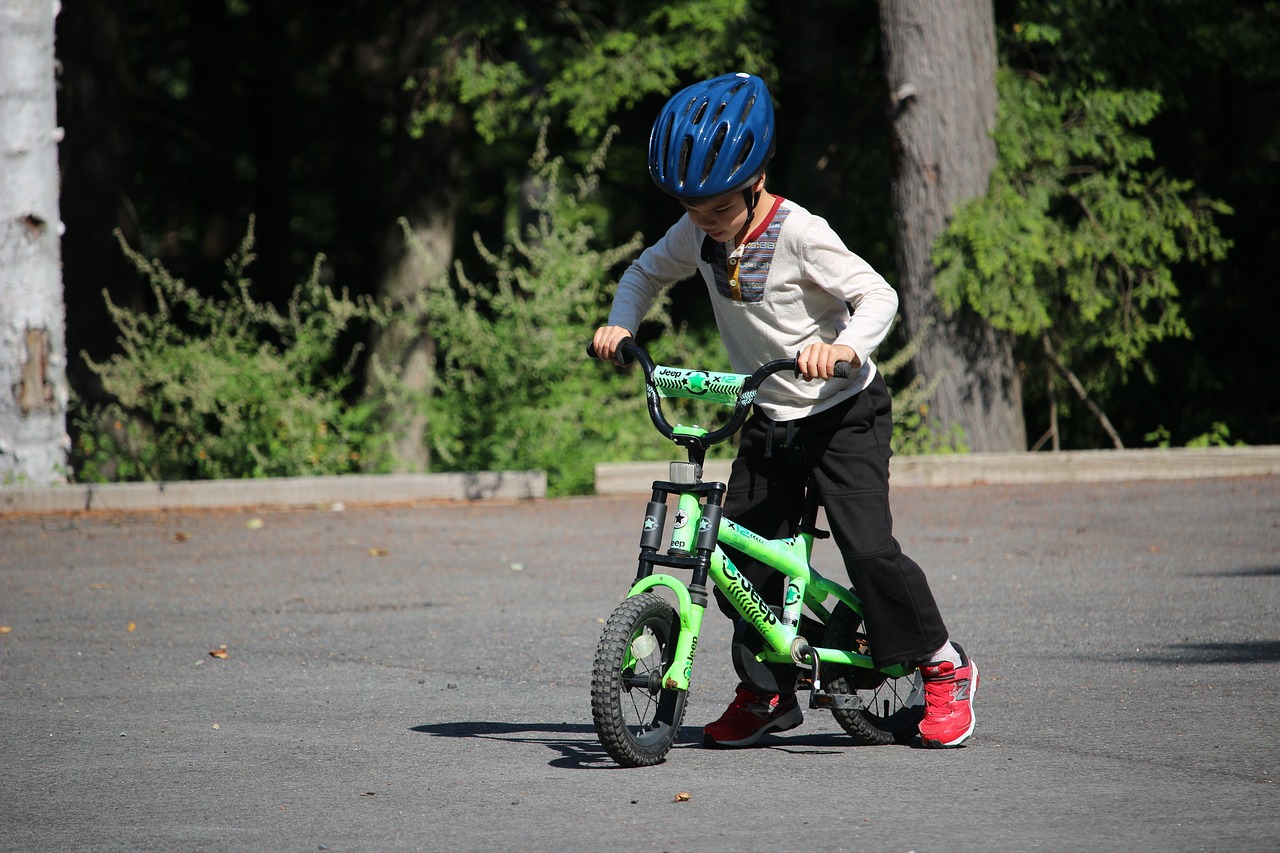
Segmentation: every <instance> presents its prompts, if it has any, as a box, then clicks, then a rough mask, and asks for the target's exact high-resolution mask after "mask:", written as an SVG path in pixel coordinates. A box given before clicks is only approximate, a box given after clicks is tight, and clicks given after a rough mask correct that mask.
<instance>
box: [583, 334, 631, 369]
mask: <svg viewBox="0 0 1280 853" xmlns="http://www.w3.org/2000/svg"><path fill="white" fill-rule="evenodd" d="M632 341H633V339H632V338H623V340H622V342H621V343H620V344H618V350H617V352H615V353H614V354H613V358H614V363H615V364H621V365H624V366H625V365H628V364H630V363H631V362H632V360H633V359H632V356H631V353H629V352H627V351H626V346H627V344H628V343H631V342H632ZM587 355H588V356H589V357H591V358H599V357H600V354H599V353H598V352H596V344H595V341H592V342H591V343H589V344H587Z"/></svg>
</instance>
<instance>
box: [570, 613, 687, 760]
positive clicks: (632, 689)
mask: <svg viewBox="0 0 1280 853" xmlns="http://www.w3.org/2000/svg"><path fill="white" fill-rule="evenodd" d="M679 634H680V619H679V617H678V616H677V614H676V611H675V608H673V607H672V606H671V605H670V604H669V603H668V602H667V601H666V600H665V599H663V598H662V597H661V596H659V595H657V594H655V593H652V592H646V593H643V594H641V595H638V596H635V597H634V598H628V599H627V600H626V601H624V602H622V604H620V605H618V607H617V608H616V609H615V610H614V611H613V613H612V615H610V616H609V620H608V622H606V623H605V626H604V632H603V633H602V634H601V636H600V641H599V643H597V645H596V654H595V662H594V664H593V666H592V672H591V716H592V720H593V721H594V723H595V727H596V734H597V735H599V737H600V743H601V745H602V746H603V747H604V750H605V752H607V753H608V754H609V757H610V758H612V759H613V760H614V761H616V762H617V763H618V764H620V765H622V766H623V767H648V766H651V765H654V764H657V763H659V762H661V761H662V760H663V759H664V758H665V757H666V755H667V752H668V751H669V750H670V749H671V745H672V744H673V743H675V739H676V736H677V735H678V734H679V733H680V723H681V722H682V720H683V719H684V706H685V699H686V698H687V697H688V693H687V691H684V690H668V689H667V688H666V687H664V686H662V675H663V673H665V672H666V671H667V669H668V668H669V667H670V666H671V661H672V659H673V657H674V655H675V647H676V640H677V639H678V638H679ZM642 637H647V638H650V639H651V640H652V648H646V646H649V645H650V642H649V640H648V639H644V640H639V645H637V640H638V638H642Z"/></svg>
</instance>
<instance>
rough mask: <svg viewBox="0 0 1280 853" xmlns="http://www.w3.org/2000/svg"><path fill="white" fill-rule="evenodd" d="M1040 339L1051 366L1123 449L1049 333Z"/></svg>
mask: <svg viewBox="0 0 1280 853" xmlns="http://www.w3.org/2000/svg"><path fill="white" fill-rule="evenodd" d="M1042 339H1043V341H1044V352H1045V355H1047V356H1048V357H1049V361H1050V362H1052V363H1053V366H1054V367H1056V368H1057V369H1058V372H1059V373H1061V374H1062V378H1064V379H1066V380H1067V384H1068V385H1070V386H1071V387H1072V388H1073V389H1074V390H1075V392H1076V396H1078V397H1079V398H1080V400H1081V402H1083V403H1084V404H1085V407H1086V408H1088V409H1089V411H1090V412H1092V413H1093V416H1094V417H1095V418H1097V419H1098V423H1100V424H1102V428H1103V429H1104V430H1106V431H1107V435H1109V436H1111V442H1112V444H1114V445H1115V446H1116V449H1117V450H1123V449H1124V442H1122V441H1121V440H1120V433H1118V432H1116V429H1115V427H1113V426H1112V425H1111V421H1110V420H1108V418H1107V416H1106V414H1105V413H1104V412H1103V411H1102V409H1100V408H1098V405H1097V404H1096V403H1094V402H1093V400H1091V399H1090V398H1089V393H1088V392H1087V391H1085V389H1084V384H1083V383H1082V382H1081V381H1080V379H1079V378H1078V377H1077V376H1076V375H1075V374H1074V373H1072V372H1071V368H1069V367H1067V365H1066V363H1065V362H1063V360H1062V358H1061V357H1060V356H1059V355H1058V353H1057V351H1056V350H1054V348H1053V343H1052V342H1051V341H1050V340H1049V335H1048V334H1045V335H1043V336H1042Z"/></svg>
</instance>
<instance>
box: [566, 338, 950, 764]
mask: <svg viewBox="0 0 1280 853" xmlns="http://www.w3.org/2000/svg"><path fill="white" fill-rule="evenodd" d="M588 352H589V353H590V354H591V355H592V356H594V355H595V353H594V351H593V350H591V349H590V348H589V349H588ZM618 355H619V358H620V359H622V360H624V361H625V362H627V363H629V362H630V361H632V360H634V361H636V362H638V363H639V364H640V366H641V368H642V369H643V372H644V380H645V389H646V394H647V399H648V409H649V416H650V418H651V419H652V421H653V424H654V426H655V427H656V428H657V429H658V432H660V433H661V434H662V435H663V436H664V437H665V438H667V439H669V440H671V441H673V442H675V444H676V445H678V446H681V447H684V448H685V449H686V450H687V455H688V458H687V460H686V461H676V462H672V463H671V466H670V474H669V479H668V480H659V481H655V482H654V484H653V494H652V497H651V498H650V500H649V503H648V506H647V507H646V509H645V517H644V523H643V526H642V530H641V534H640V560H639V568H638V570H637V573H636V579H635V582H634V583H633V584H632V586H631V590H630V592H629V593H628V595H627V598H626V599H625V600H624V601H623V602H622V604H620V605H619V606H618V607H617V608H616V609H615V610H614V611H613V613H612V615H610V617H609V619H608V621H607V622H606V623H605V627H604V632H603V634H602V635H601V637H600V641H599V643H598V644H597V645H596V652H595V660H594V664H593V668H592V675H591V715H592V719H593V721H594V723H595V728H596V733H597V734H598V735H599V737H600V742H601V744H602V745H603V746H604V749H605V751H606V752H607V753H608V754H609V756H610V757H611V758H612V759H613V760H614V761H616V762H617V763H618V764H620V765H622V766H624V767H645V766H649V765H653V764H657V763H658V762H660V761H662V760H663V759H664V758H665V757H666V754H667V752H668V751H669V750H670V749H671V746H672V744H673V743H674V742H675V740H676V737H677V735H678V734H679V730H680V724H681V721H682V720H683V719H684V708H685V699H686V698H687V696H688V691H689V683H690V680H691V678H692V674H693V661H694V655H695V653H696V652H697V649H698V635H699V633H700V631H701V627H702V618H703V615H704V613H705V611H706V607H707V603H708V589H707V582H708V581H710V582H711V583H712V584H714V586H715V587H716V588H717V589H719V590H720V591H721V592H722V593H723V594H724V595H725V596H726V597H727V598H728V600H729V601H731V602H733V605H734V608H735V609H736V610H737V611H738V613H739V614H740V615H741V616H742V622H741V623H740V627H739V630H743V631H744V632H745V634H746V635H747V636H750V637H751V641H750V642H743V643H736V644H735V646H736V649H735V651H736V653H735V656H734V666H735V669H736V670H737V671H738V674H739V675H740V676H742V677H743V679H744V680H747V681H752V682H753V683H761V679H762V678H763V679H767V678H768V677H769V669H768V668H769V667H770V665H779V664H781V665H794V666H797V667H799V668H800V671H801V673H802V675H801V677H800V679H799V682H798V684H797V688H796V689H797V690H808V691H809V707H810V708H820V709H823V708H824V709H828V710H830V711H831V712H832V715H833V716H834V717H835V719H836V721H837V722H838V723H839V724H840V727H841V728H842V729H844V731H845V732H847V733H848V734H849V735H851V736H852V737H853V738H854V739H855V741H856V742H858V743H860V744H887V743H905V742H907V741H909V740H910V739H911V738H913V737H914V736H915V735H916V729H917V726H918V725H919V722H920V720H921V718H922V717H923V713H924V694H923V689H922V686H921V683H920V676H919V674H918V672H917V671H916V670H915V669H913V668H910V667H908V666H905V665H901V664H899V665H895V666H890V667H885V668H880V667H877V666H876V664H875V661H874V659H873V658H874V655H873V650H872V649H871V646H870V644H869V643H868V642H867V637H866V634H865V630H864V628H863V608H862V603H861V601H860V600H859V598H858V596H857V594H856V593H855V592H854V591H852V590H850V589H849V588H847V587H845V586H843V585H841V584H838V583H835V582H833V581H831V580H828V579H827V578H824V577H823V576H822V575H820V574H819V573H818V572H817V571H816V570H814V569H813V567H812V566H811V565H810V558H811V555H812V553H813V544H814V541H815V539H819V538H824V537H826V536H827V535H828V534H826V533H825V532H824V531H821V530H819V529H818V528H817V525H816V522H817V516H818V510H819V507H820V505H821V499H820V496H819V495H818V494H817V489H816V488H815V487H813V486H812V484H811V485H810V487H809V489H808V495H807V498H806V501H805V506H804V510H803V512H802V515H801V521H800V524H799V527H798V529H797V530H796V531H795V532H794V535H792V536H791V537H788V538H784V539H765V538H764V537H762V536H759V535H757V534H755V533H753V532H752V531H750V530H748V529H746V528H745V527H743V526H741V525H739V524H737V523H735V522H734V521H732V520H731V519H728V518H725V517H724V511H723V508H722V505H723V499H724V495H725V492H726V490H727V486H726V484H724V483H719V482H703V480H702V469H703V465H704V463H705V460H706V452H707V449H708V448H710V447H711V446H713V445H715V444H718V443H719V442H722V441H724V440H726V439H728V438H730V437H732V436H733V435H734V434H735V433H737V431H738V430H739V429H740V428H741V427H742V425H743V424H744V423H745V422H746V419H747V416H748V415H749V414H750V410H751V404H752V402H753V401H754V399H755V396H756V392H757V390H758V389H759V387H760V385H761V383H763V382H764V381H765V380H766V379H768V378H769V377H770V376H772V375H773V374H775V373H778V372H780V371H783V370H795V369H796V363H795V360H794V359H779V360H777V361H772V362H769V363H768V364H765V365H764V366H762V367H760V368H759V369H758V370H756V372H755V373H752V374H751V375H749V376H747V375H743V374H736V373H712V372H708V371H705V370H690V369H684V368H676V367H667V366H663V365H656V364H654V362H653V360H652V359H651V358H650V357H649V354H648V353H647V352H645V350H644V349H643V348H641V347H640V346H639V345H638V344H636V343H635V341H634V340H632V339H630V338H628V339H627V340H626V341H624V342H623V343H622V345H621V346H620V347H619V349H618ZM839 367H842V368H845V369H846V370H847V368H848V365H847V364H846V365H840V366H839ZM845 375H847V373H846V374H845ZM674 397H684V398H692V399H699V400H709V401H712V402H715V403H719V404H723V405H726V406H731V407H733V413H732V414H731V415H730V416H729V418H728V420H727V421H726V422H725V423H724V424H723V425H722V426H720V427H719V428H717V429H715V430H707V429H704V428H702V427H698V426H684V425H676V426H672V425H671V424H670V423H669V422H668V421H667V418H666V416H665V414H664V413H663V410H662V401H663V399H665V398H674ZM671 498H674V500H675V507H676V511H675V515H674V517H673V518H672V519H671V521H672V524H671V531H670V536H669V537H668V534H667V516H668V509H669V507H668V500H669V499H671ZM722 544H723V545H727V546H729V547H731V548H734V549H737V550H738V551H740V552H742V553H743V554H746V555H748V556H750V557H752V558H754V559H757V560H760V561H761V562H763V563H765V564H767V565H769V566H771V567H772V568H774V569H776V570H778V571H779V572H782V573H783V574H784V575H786V577H787V587H786V595H785V601H784V604H783V605H782V606H781V607H780V608H774V607H770V606H769V605H768V604H766V603H765V601H764V599H763V598H762V597H761V596H760V594H759V592H757V591H756V589H755V588H754V587H753V586H752V585H751V583H750V581H748V580H747V578H745V577H743V576H742V574H740V573H739V572H738V570H737V568H736V567H735V566H734V564H733V562H732V560H730V559H729V557H728V556H727V555H726V554H725V552H724V550H723V549H722V548H721V545H722ZM659 567H663V568H666V569H677V570H685V571H689V572H690V573H691V576H690V578H689V580H688V582H685V581H683V580H681V579H680V578H677V577H675V576H674V575H672V574H670V573H668V572H660V571H656V569H658V568H659ZM747 626H749V627H750V628H751V629H754V634H751V633H750V631H747V630H746V628H747Z"/></svg>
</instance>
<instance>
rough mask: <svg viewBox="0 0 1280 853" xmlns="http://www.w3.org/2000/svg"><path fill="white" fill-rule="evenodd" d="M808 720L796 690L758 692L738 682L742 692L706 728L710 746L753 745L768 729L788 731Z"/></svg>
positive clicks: (703, 736) (705, 738) (706, 738)
mask: <svg viewBox="0 0 1280 853" xmlns="http://www.w3.org/2000/svg"><path fill="white" fill-rule="evenodd" d="M802 722H804V711H802V710H801V709H800V705H799V703H797V702H796V694H794V693H757V692H755V691H754V690H751V689H750V688H748V687H744V686H743V685H741V684H740V685H738V695H737V696H735V697H734V699H733V703H732V704H730V705H729V708H728V710H726V711H725V712H724V713H723V714H721V715H720V719H718V720H716V721H715V722H714V723H708V724H707V725H705V726H703V728H702V741H703V743H704V744H705V745H706V746H751V744H753V743H755V742H756V741H758V740H760V738H762V737H764V736H765V735H766V734H767V733H768V732H773V731H778V732H785V731H788V730H789V729H794V728H795V727H796V726H798V725H800V724H801V723H802Z"/></svg>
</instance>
